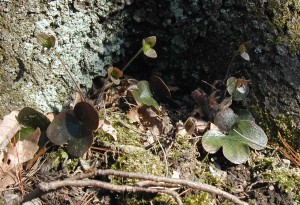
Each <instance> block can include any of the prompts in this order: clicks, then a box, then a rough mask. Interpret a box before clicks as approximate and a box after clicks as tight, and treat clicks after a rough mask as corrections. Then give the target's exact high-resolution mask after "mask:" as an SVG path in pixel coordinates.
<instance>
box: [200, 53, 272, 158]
mask: <svg viewBox="0 0 300 205" xmlns="http://www.w3.org/2000/svg"><path fill="white" fill-rule="evenodd" d="M242 48H243V47H242ZM240 49H241V47H240ZM240 54H241V56H242V57H243V58H244V59H245V60H250V58H249V56H248V54H247V53H246V54H245V49H243V50H242V51H241V52H240ZM242 54H243V55H242ZM249 83H250V80H245V79H237V78H235V77H230V78H228V79H227V81H226V91H225V93H226V92H227V93H228V94H229V95H230V97H226V98H225V96H221V97H220V96H216V95H215V93H216V92H213V93H212V94H211V95H210V96H209V97H207V96H206V94H205V93H204V92H203V91H199V90H197V91H195V92H194V97H195V100H196V101H197V102H198V104H199V105H201V107H202V111H203V113H204V114H206V116H207V117H208V119H209V120H211V121H212V122H213V123H214V124H215V125H216V128H212V129H210V130H208V131H206V132H205V134H204V135H203V137H202V146H203V148H204V149H205V150H206V151H207V152H208V153H211V154H214V153H216V152H217V151H218V150H219V149H220V148H221V147H222V149H223V150H222V151H223V154H224V156H225V157H226V158H227V159H228V160H229V161H231V162H233V163H235V164H241V163H244V162H246V161H247V160H248V158H249V154H250V148H252V149H255V150H262V149H264V148H265V147H266V145H267V142H268V138H267V136H266V134H265V132H264V131H263V130H262V129H261V128H260V127H259V126H258V125H257V124H255V122H254V118H253V116H252V115H251V113H249V112H247V111H239V112H238V113H235V112H234V111H233V110H232V109H231V108H229V107H230V105H231V103H232V101H233V100H235V101H241V100H243V99H245V97H246V96H247V94H248V93H249V86H248V85H249ZM217 97H218V98H219V99H222V98H223V100H222V102H221V103H217Z"/></svg>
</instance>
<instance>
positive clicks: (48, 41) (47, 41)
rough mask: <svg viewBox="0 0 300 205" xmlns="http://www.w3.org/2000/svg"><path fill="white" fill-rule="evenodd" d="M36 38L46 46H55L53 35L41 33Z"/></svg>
mask: <svg viewBox="0 0 300 205" xmlns="http://www.w3.org/2000/svg"><path fill="white" fill-rule="evenodd" d="M36 39H37V43H38V44H40V45H41V46H43V47H45V48H48V49H50V48H53V47H54V46H55V37H54V36H52V35H47V34H44V33H41V34H38V35H37V36H36Z"/></svg>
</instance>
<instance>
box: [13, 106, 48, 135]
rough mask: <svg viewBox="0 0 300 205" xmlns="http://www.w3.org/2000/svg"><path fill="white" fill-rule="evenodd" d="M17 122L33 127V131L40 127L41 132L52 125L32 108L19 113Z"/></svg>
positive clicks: (25, 108)
mask: <svg viewBox="0 0 300 205" xmlns="http://www.w3.org/2000/svg"><path fill="white" fill-rule="evenodd" d="M17 120H18V121H19V123H20V124H22V125H24V126H26V127H31V128H33V130H35V129H36V128H38V127H39V128H40V129H41V131H44V130H46V129H47V127H48V125H49V124H50V121H49V120H48V118H47V117H46V116H45V115H43V114H42V113H40V112H39V111H37V110H35V109H33V108H31V107H24V108H23V109H22V110H21V111H20V112H19V114H18V117H17Z"/></svg>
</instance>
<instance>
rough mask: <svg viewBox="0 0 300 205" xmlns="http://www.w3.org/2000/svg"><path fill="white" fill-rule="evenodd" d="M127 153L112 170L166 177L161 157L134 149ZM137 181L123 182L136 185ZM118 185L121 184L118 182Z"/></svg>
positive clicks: (122, 155) (128, 180) (121, 155)
mask: <svg viewBox="0 0 300 205" xmlns="http://www.w3.org/2000/svg"><path fill="white" fill-rule="evenodd" d="M127 151H128V152H127V153H124V152H123V153H121V154H120V156H119V157H118V159H117V161H116V163H115V164H114V165H113V166H112V169H115V170H122V171H128V172H136V173H144V174H152V175H156V176H164V169H165V165H164V163H163V162H162V161H161V160H160V158H159V156H156V155H153V154H152V153H151V152H150V151H148V150H143V149H135V150H134V149H132V150H127ZM136 181H137V180H135V179H126V180H123V181H122V182H127V183H134V182H136ZM117 183H121V182H120V181H117Z"/></svg>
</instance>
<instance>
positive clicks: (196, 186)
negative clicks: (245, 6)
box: [71, 169, 248, 205]
mask: <svg viewBox="0 0 300 205" xmlns="http://www.w3.org/2000/svg"><path fill="white" fill-rule="evenodd" d="M100 175H102V176H107V175H113V176H119V177H125V178H134V179H143V180H151V181H155V182H165V183H171V184H178V185H181V186H186V187H190V188H193V189H199V190H201V191H205V192H208V193H212V194H216V195H219V196H222V197H224V198H226V199H229V200H231V201H232V202H234V203H236V204H241V205H245V204H248V203H246V202H244V201H242V200H240V199H239V198H238V197H236V196H234V195H232V194H230V193H228V192H226V191H223V190H221V189H218V188H216V187H214V186H211V185H208V184H204V183H198V182H194V181H189V180H184V179H172V178H166V177H158V176H153V175H146V174H140V173H133V172H123V171H116V170H111V169H107V170H96V171H94V172H90V173H85V174H81V175H78V176H74V177H71V179H84V178H89V177H93V176H100Z"/></svg>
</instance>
